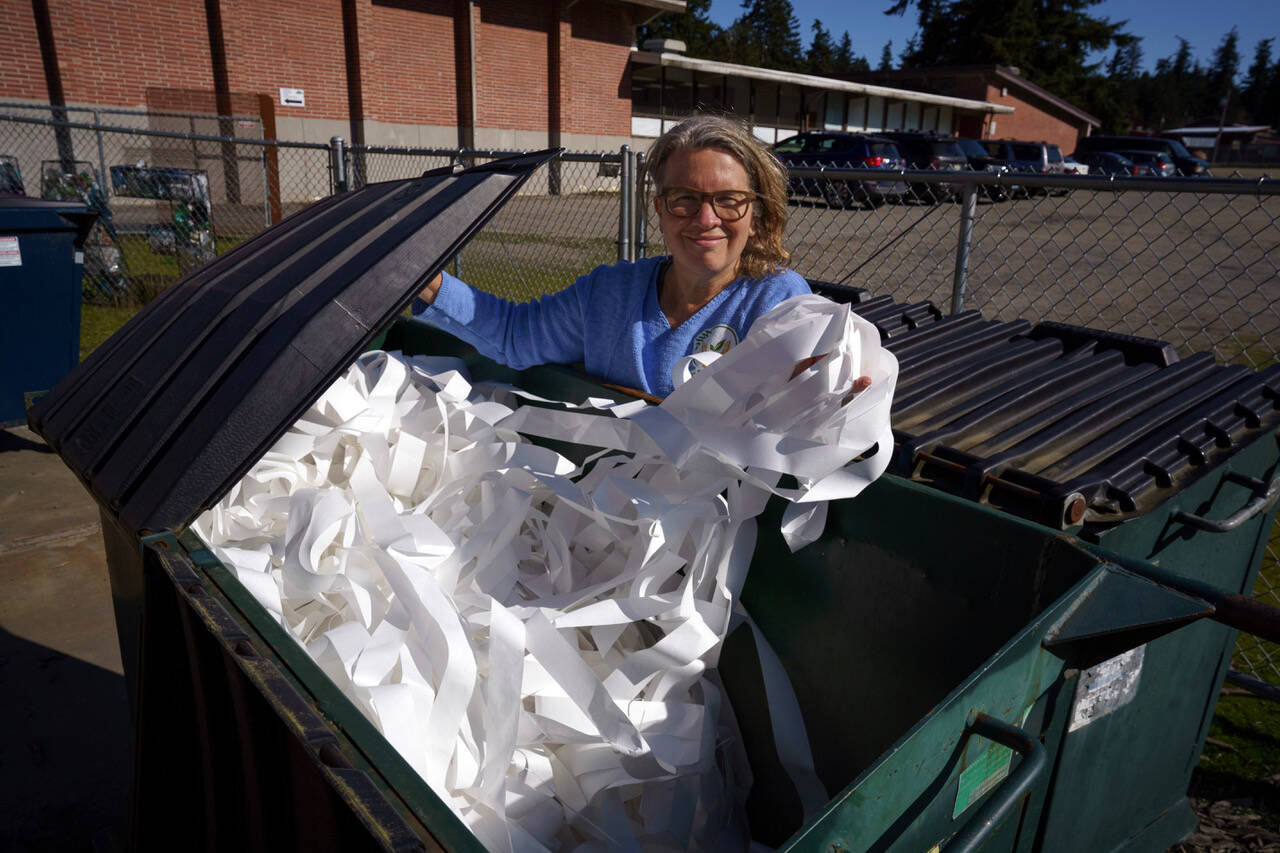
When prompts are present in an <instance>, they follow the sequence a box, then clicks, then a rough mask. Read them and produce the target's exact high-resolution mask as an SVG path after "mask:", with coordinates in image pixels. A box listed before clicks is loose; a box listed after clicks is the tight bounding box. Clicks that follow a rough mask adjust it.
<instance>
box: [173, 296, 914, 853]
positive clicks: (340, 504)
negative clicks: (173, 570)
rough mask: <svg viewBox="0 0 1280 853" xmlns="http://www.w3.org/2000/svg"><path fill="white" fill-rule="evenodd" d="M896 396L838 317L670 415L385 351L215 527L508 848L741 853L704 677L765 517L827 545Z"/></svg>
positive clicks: (258, 582) (325, 662)
mask: <svg viewBox="0 0 1280 853" xmlns="http://www.w3.org/2000/svg"><path fill="white" fill-rule="evenodd" d="M819 354H825V357H824V358H822V359H820V360H818V362H817V363H816V364H814V365H813V366H811V367H809V368H808V369H807V370H805V371H803V372H801V373H799V374H798V375H796V376H794V378H793V377H792V373H793V372H794V370H795V365H796V364H797V363H798V362H800V361H801V360H802V359H805V358H807V357H810V356H813V355H819ZM863 374H867V375H870V376H871V377H872V379H873V385H872V387H871V389H869V390H868V391H865V392H862V393H861V394H858V395H856V396H852V397H851V396H850V395H849V393H848V391H849V388H850V387H851V386H852V383H853V380H854V379H856V378H857V377H858V376H860V375H863ZM895 377H896V365H895V363H894V362H893V359H892V356H890V355H889V354H888V353H885V352H883V351H882V350H880V349H879V346H878V336H877V335H876V333H875V329H874V327H871V326H869V325H868V324H865V323H863V322H862V321H861V320H857V319H856V318H854V317H852V315H850V314H849V313H848V310H847V308H845V307H843V306H835V305H833V304H832V303H829V302H827V301H826V300H822V299H820V298H817V297H812V298H810V297H797V298H796V299H793V300H789V301H788V302H787V303H783V305H781V306H779V308H777V309H775V310H774V311H772V312H770V313H769V314H767V315H765V316H763V317H761V318H760V320H759V321H757V324H756V326H755V327H754V328H753V329H752V331H751V333H750V334H748V335H747V336H746V337H745V338H744V339H743V341H742V342H741V343H740V344H739V345H738V346H736V347H734V348H733V349H732V350H731V351H730V352H729V353H728V354H727V355H725V356H724V357H722V358H720V359H718V360H716V361H715V362H714V363H713V364H711V365H709V366H708V367H707V368H706V369H704V370H701V371H699V372H697V373H696V374H692V375H691V376H690V377H689V378H688V380H687V381H686V382H685V383H684V384H683V385H681V386H680V387H679V388H677V389H676V391H675V392H674V393H673V394H672V395H671V396H670V397H668V399H667V400H666V401H665V402H664V403H663V404H662V405H661V406H657V407H636V406H635V405H633V404H625V405H621V406H612V405H611V404H609V403H607V402H605V401H598V400H590V401H587V403H586V404H585V405H584V406H583V407H576V408H575V407H566V406H560V407H555V406H548V405H545V404H543V405H539V406H532V405H520V402H521V398H522V396H527V395H523V394H522V392H518V391H516V390H515V389H511V388H504V387H496V386H473V385H472V383H471V382H470V380H469V379H468V377H467V375H466V371H465V369H464V368H463V366H462V365H461V363H459V362H456V361H452V360H449V359H441V358H427V357H414V358H405V357H403V356H399V355H398V354H390V353H367V354H365V355H364V356H362V357H361V358H360V359H358V360H357V362H356V363H355V364H354V365H353V366H352V368H351V369H350V370H349V371H348V373H347V374H346V376H345V377H343V378H342V379H341V380H339V381H338V382H336V383H334V385H333V386H332V387H330V388H329V389H328V390H327V391H326V392H325V394H324V395H323V396H322V397H321V398H320V399H319V400H318V401H317V402H316V404H315V405H314V406H313V407H312V408H311V409H310V410H309V411H308V412H307V413H306V414H304V415H303V417H302V418H301V419H300V420H299V421H298V422H297V423H296V424H295V425H294V426H293V427H292V428H291V429H290V430H289V432H288V433H287V434H286V435H285V436H283V437H282V438H281V439H280V440H279V441H278V442H277V443H276V445H275V446H274V447H273V448H272V449H271V450H270V451H269V452H268V453H267V454H266V455H265V456H264V457H263V458H262V459H261V460H260V461H259V463H258V464H257V465H256V466H255V467H254V468H253V470H251V471H250V473H249V474H248V475H246V476H245V478H244V479H243V480H242V481H241V482H240V483H238V484H237V485H236V486H235V487H234V488H233V489H232V490H231V492H230V493H229V494H228V495H227V496H226V497H225V498H224V499H223V500H222V501H221V502H220V503H219V504H218V505H217V506H215V507H214V508H212V509H211V510H210V511H209V512H207V513H205V514H204V515H203V516H201V518H200V519H199V520H198V521H197V522H196V525H195V527H196V530H197V532H198V533H199V534H200V535H201V536H202V538H203V539H204V540H205V541H206V542H207V543H208V544H209V545H210V546H211V547H212V548H213V549H214V551H215V552H216V553H217V554H218V556H219V557H220V558H221V559H222V560H223V561H224V562H225V563H226V564H227V565H228V566H229V567H230V568H231V569H232V570H233V571H234V572H235V574H236V576H237V577H238V578H239V579H240V581H241V582H242V583H243V584H244V585H245V587H246V588H247V589H249V591H250V592H251V593H252V594H253V595H254V596H255V597H256V598H257V599H258V600H259V601H260V602H261V603H262V605H263V606H264V607H265V608H266V609H267V610H268V611H270V612H271V613H272V614H273V615H274V616H275V617H276V618H277V619H279V620H280V622H281V623H282V624H283V625H284V626H285V627H286V628H287V629H288V630H289V632H290V633H291V634H292V635H293V636H294V637H295V638H297V640H298V641H299V642H300V643H302V644H303V645H304V646H305V647H306V648H307V650H308V651H309V652H310V654H311V655H312V656H313V657H314V659H315V660H316V661H317V663H318V664H319V665H320V666H321V668H322V669H323V670H324V671H325V672H326V674H327V675H328V676H329V677H330V678H332V679H333V681H334V682H335V683H336V684H337V685H338V686H339V687H340V688H341V689H342V690H343V691H344V692H345V693H346V695H347V696H348V697H350V698H351V700H352V701H353V702H354V703H355V704H356V705H357V706H358V707H359V708H360V709H361V710H362V711H363V712H364V713H365V714H366V715H367V716H368V717H369V718H370V719H371V720H373V721H374V723H375V724H376V725H377V726H378V727H379V729H380V730H381V731H382V732H383V734H384V735H385V736H386V737H387V739H388V740H389V741H390V742H391V743H392V744H393V745H394V746H395V747H396V749H397V750H398V751H399V752H400V753H401V754H402V755H403V756H404V757H405V759H406V760H407V761H408V762H409V763H410V764H411V765H412V766H413V767H414V769H415V770H416V771H417V772H418V773H419V774H421V775H422V777H423V778H424V779H425V780H426V781H427V782H428V784H430V785H431V787H432V789H433V790H435V791H436V793H437V794H438V795H439V796H440V797H441V798H442V799H443V800H444V801H445V802H446V803H448V804H450V805H451V806H452V807H453V808H454V809H455V810H456V811H457V813H458V814H459V815H460V817H461V818H462V819H463V820H464V821H465V822H466V824H467V825H468V826H469V827H471V829H472V830H473V831H474V832H475V833H476V835H477V836H478V837H479V838H480V840H481V841H482V842H483V843H484V844H485V846H486V847H487V848H489V849H491V850H541V849H552V848H557V849H571V848H576V847H580V846H583V845H585V846H586V847H588V848H591V849H606V848H607V849H614V848H626V849H636V848H656V847H663V848H675V849H698V848H711V847H723V848H726V849H743V848H745V847H746V846H747V845H748V839H747V837H746V830H745V822H744V821H743V820H742V819H741V814H740V811H739V808H740V803H741V800H742V792H743V789H744V787H745V786H746V785H748V784H749V770H747V769H746V768H745V762H744V761H743V759H742V757H741V756H740V755H739V754H737V752H736V751H737V750H739V749H740V745H739V744H738V742H737V740H736V737H735V734H734V733H735V732H736V726H735V724H734V723H733V721H732V714H731V710H730V709H729V707H728V701H727V698H726V697H725V696H724V695H723V693H722V691H721V689H720V687H719V685H718V681H717V680H716V679H715V678H714V676H713V675H710V674H709V672H708V671H709V669H711V668H713V667H714V666H715V664H716V661H717V659H718V655H719V650H720V647H721V643H722V641H723V639H724V637H725V634H726V633H727V631H728V630H729V627H730V624H731V622H733V620H735V618H740V616H741V611H740V610H737V611H736V610H735V609H736V608H739V607H740V605H739V604H738V593H739V590H740V589H741V586H742V583H743V581H744V579H745V576H746V571H747V566H748V564H749V563H750V560H751V555H752V552H753V549H754V544H755V527H754V525H755V520H754V519H755V516H756V515H758V514H759V512H760V511H761V510H762V509H763V508H764V505H765V503H766V501H767V499H768V497H769V494H770V493H771V492H772V493H775V494H781V495H784V496H785V497H788V498H790V499H792V500H796V501H804V502H805V503H798V504H794V505H793V506H792V508H791V509H793V510H794V509H795V508H796V507H801V509H799V510H797V511H796V512H794V513H793V512H791V511H790V510H789V511H788V514H787V516H786V517H785V518H784V524H785V525H788V526H789V528H790V535H789V541H792V542H793V543H800V542H803V541H805V540H811V539H812V538H815V537H816V536H817V535H818V533H820V531H821V523H822V518H823V517H825V516H824V515H823V513H822V511H821V508H822V507H824V506H825V501H827V500H830V499H832V498H838V497H848V496H850V495H852V494H855V493H856V492H857V491H858V490H859V489H861V488H862V487H863V486H865V485H866V483H868V482H870V480H871V479H873V478H874V477H875V476H876V475H877V474H878V473H879V472H880V471H881V470H883V468H884V464H883V462H884V461H885V459H887V454H888V453H889V452H890V451H891V449H892V439H891V436H890V434H889V432H888V404H889V400H890V399H891V396H892V391H893V382H894V379H895ZM525 435H533V436H538V435H549V436H551V437H554V438H558V439H562V440H563V439H565V438H570V439H571V440H573V441H580V442H581V443H585V444H589V445H593V446H595V447H598V448H600V452H597V453H595V454H594V455H593V456H591V457H590V458H588V460H587V461H586V463H584V464H583V465H580V466H579V465H575V464H573V463H571V462H569V461H568V460H566V459H565V458H563V457H561V456H559V455H557V454H555V453H553V452H551V451H549V450H547V449H545V448H542V447H539V446H537V445H536V444H533V443H531V442H529V441H528V440H527V439H526V438H525ZM873 447H875V448H876V452H875V453H870V454H868V451H869V450H870V449H871V448H873ZM614 451H618V452H614ZM860 456H862V457H863V458H862V459H860V460H859V461H857V462H855V463H853V464H852V465H849V464H848V463H849V462H850V461H851V460H853V459H855V458H857V457H860ZM782 474H790V475H792V476H793V477H794V478H795V480H796V482H797V484H798V485H797V486H796V487H794V488H787V489H783V488H779V487H778V485H777V484H778V482H779V478H780V476H781V475H782ZM772 678H773V680H774V682H775V684H774V690H776V689H777V683H776V682H777V681H778V679H782V680H785V676H784V675H774V676H772ZM784 686H785V685H784ZM773 695H776V693H773ZM782 704H785V703H782ZM774 722H775V726H784V727H793V726H798V725H800V721H799V720H798V719H788V718H786V717H785V715H784V716H782V717H781V718H780V717H779V716H777V715H776V714H775V720H774ZM803 741H804V738H803V737H800V738H798V739H797V738H795V737H791V738H789V739H787V740H786V742H788V743H792V744H793V746H792V747H791V749H792V750H793V751H799V752H802V753H803V752H804V751H805V750H806V748H807V747H806V744H804V743H803ZM779 742H780V743H782V742H783V740H780V741H779ZM783 765H784V766H786V767H789V768H799V770H795V771H793V775H795V774H796V773H800V774H803V773H805V772H807V771H806V770H805V768H811V767H812V762H811V760H808V757H807V755H800V756H798V757H797V756H796V755H794V754H793V755H791V756H783ZM815 785H816V779H805V780H798V787H800V788H801V790H802V791H807V792H809V796H808V797H807V798H806V800H807V803H808V804H809V805H810V806H811V807H812V805H813V802H817V803H818V804H820V802H821V800H822V799H823V794H824V792H822V791H821V788H820V786H817V787H815Z"/></svg>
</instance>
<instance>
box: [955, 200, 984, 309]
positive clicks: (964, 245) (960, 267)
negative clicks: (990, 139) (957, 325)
mask: <svg viewBox="0 0 1280 853" xmlns="http://www.w3.org/2000/svg"><path fill="white" fill-rule="evenodd" d="M977 209H978V185H977V184H965V187H964V194H963V195H962V196H961V198H960V239H959V241H958V243H957V245H956V271H955V274H954V275H953V276H952V279H951V313H952V314H959V313H960V312H961V311H963V310H964V288H965V282H966V279H967V278H968V276H969V246H970V244H971V243H972V241H973V217H974V214H975V213H976V212H977Z"/></svg>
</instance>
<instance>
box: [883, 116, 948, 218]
mask: <svg viewBox="0 0 1280 853" xmlns="http://www.w3.org/2000/svg"><path fill="white" fill-rule="evenodd" d="M884 135H885V137H887V138H889V139H892V140H893V141H894V142H895V143H897V145H898V150H899V151H901V152H902V156H903V158H905V159H906V161H907V168H908V169H936V170H938V171H942V172H959V171H963V170H965V169H967V168H969V158H968V156H966V155H965V153H964V150H963V149H962V148H961V147H960V145H959V143H958V142H956V138H955V137H954V136H944V135H942V134H938V133H915V132H908V131H892V132H886V133H885V134H884ZM959 192H960V185H959V184H943V183H932V182H930V183H923V182H921V183H914V184H911V194H912V195H913V196H915V198H916V199H918V200H920V201H925V202H928V203H930V204H936V203H937V202H939V201H945V200H947V199H949V198H951V197H953V196H955V195H956V194H958V193H959Z"/></svg>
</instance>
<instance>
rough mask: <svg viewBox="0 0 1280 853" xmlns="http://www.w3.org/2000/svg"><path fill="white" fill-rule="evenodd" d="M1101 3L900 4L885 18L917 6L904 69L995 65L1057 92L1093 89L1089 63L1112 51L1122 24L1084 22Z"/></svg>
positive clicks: (909, 0)
mask: <svg viewBox="0 0 1280 853" xmlns="http://www.w3.org/2000/svg"><path fill="white" fill-rule="evenodd" d="M1099 2H1101V0H898V2H896V3H895V4H894V5H893V6H891V7H890V8H889V9H887V10H886V12H885V13H886V14H896V15H902V14H905V13H906V11H907V9H909V8H910V7H912V6H914V7H915V8H916V11H917V23H918V26H919V29H918V31H917V33H916V37H915V38H916V40H915V44H914V45H913V47H912V49H911V50H910V51H909V52H908V53H907V54H906V55H905V56H904V62H905V64H907V65H916V66H933V65H970V64H987V63H992V62H994V63H997V64H999V65H1011V66H1015V67H1017V68H1018V69H1019V70H1020V72H1021V74H1022V76H1024V77H1026V78H1027V79H1029V80H1031V81H1032V82H1034V83H1036V84H1038V85H1041V86H1044V87H1045V88H1047V89H1049V90H1050V91H1054V92H1078V91H1081V90H1083V89H1086V88H1090V87H1091V86H1092V87H1096V86H1095V84H1096V82H1097V81H1094V82H1093V83H1091V82H1090V81H1089V80H1088V79H1087V78H1090V77H1092V76H1096V75H1097V72H1098V71H1099V69H1098V67H1097V66H1095V65H1090V64H1088V63H1087V62H1086V59H1087V58H1088V57H1089V55H1090V54H1091V53H1093V52H1095V51H1099V50H1105V49H1106V48H1108V47H1110V46H1111V45H1112V44H1113V43H1114V42H1115V41H1116V38H1117V36H1119V35H1120V34H1121V27H1122V26H1123V25H1122V24H1116V23H1112V22H1110V21H1109V20H1107V19H1105V18H1095V17H1093V16H1091V15H1090V14H1088V10H1089V9H1090V7H1092V6H1095V5H1097V4H1098V3H1099Z"/></svg>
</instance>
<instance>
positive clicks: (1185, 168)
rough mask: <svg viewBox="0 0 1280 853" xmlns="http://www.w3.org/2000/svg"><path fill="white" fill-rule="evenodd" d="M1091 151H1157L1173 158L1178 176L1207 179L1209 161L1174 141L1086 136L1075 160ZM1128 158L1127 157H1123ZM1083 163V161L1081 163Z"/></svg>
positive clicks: (1152, 137)
mask: <svg viewBox="0 0 1280 853" xmlns="http://www.w3.org/2000/svg"><path fill="white" fill-rule="evenodd" d="M1093 151H1110V152H1113V153H1114V152H1118V151H1159V152H1162V153H1164V154H1168V155H1169V156H1170V157H1171V158H1173V165H1174V166H1176V167H1177V169H1178V174H1179V175H1186V176H1189V177H1190V176H1195V177H1208V176H1209V161H1208V160H1201V159H1200V158H1199V157H1196V156H1195V155H1193V154H1192V153H1191V152H1190V151H1188V150H1187V147H1186V146H1185V145H1183V144H1182V143H1181V142H1179V141H1178V140H1176V139H1162V138H1161V137H1159V136H1086V137H1085V138H1084V139H1081V140H1080V141H1079V142H1078V143H1076V154H1075V158H1076V159H1077V160H1080V156H1079V155H1081V154H1089V153H1091V152H1093ZM1125 156H1128V155H1125ZM1081 162H1084V161H1081Z"/></svg>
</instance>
